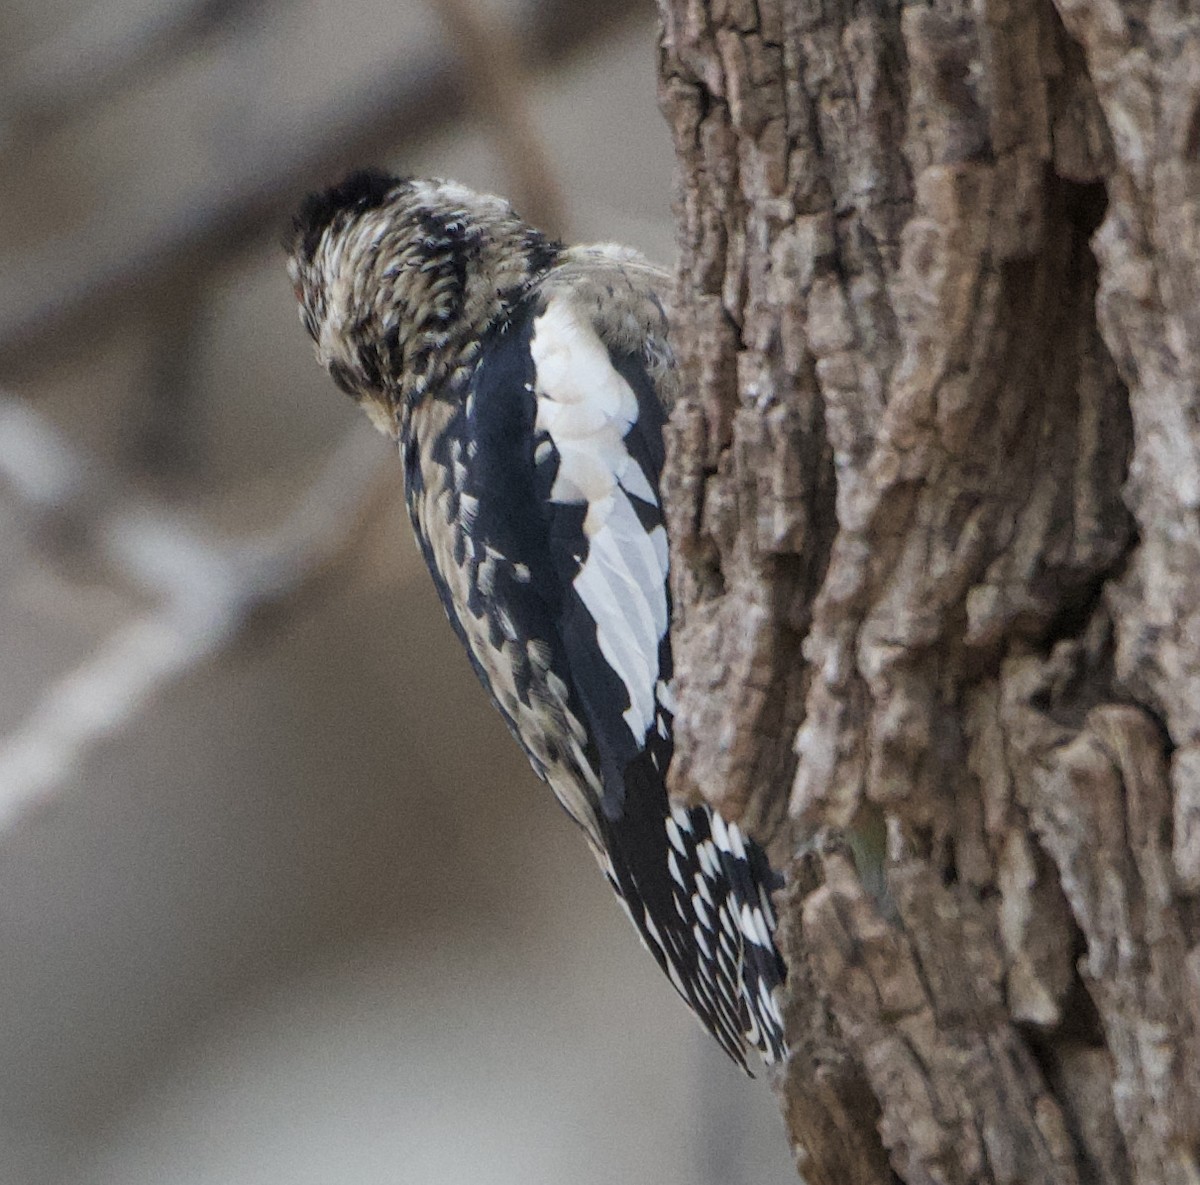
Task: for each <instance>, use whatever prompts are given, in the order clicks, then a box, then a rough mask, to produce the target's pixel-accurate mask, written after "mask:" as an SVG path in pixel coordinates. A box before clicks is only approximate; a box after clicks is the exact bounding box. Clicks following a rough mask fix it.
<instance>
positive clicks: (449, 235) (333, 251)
mask: <svg viewBox="0 0 1200 1185" xmlns="http://www.w3.org/2000/svg"><path fill="white" fill-rule="evenodd" d="M286 245H287V249H288V253H289V259H288V272H289V275H290V276H291V278H292V283H293V284H294V286H295V289H296V295H297V297H298V299H299V301H300V316H301V320H302V322H303V323H304V327H305V328H306V329H307V330H308V332H309V334H310V335H311V337H312V338H313V341H314V342H315V343H316V347H317V357H318V359H319V361H320V362H321V363H322V364H323V365H324V366H325V367H326V368H327V369H328V370H329V373H330V374H331V375H332V377H333V379H334V381H335V382H336V383H337V384H338V386H339V387H341V388H342V389H343V390H344V391H346V392H347V393H348V394H350V395H351V396H353V397H354V398H355V399H356V400H357V401H358V402H359V403H361V404H362V405H363V406H364V408H365V410H367V412H368V413H369V414H370V415H371V418H372V419H373V420H374V421H375V423H376V424H377V425H378V426H379V427H380V428H382V429H383V430H384V431H387V432H389V433H391V434H392V435H395V433H396V429H397V418H396V417H397V416H398V414H399V413H400V410H401V409H402V407H403V406H404V405H405V403H406V402H411V401H413V400H414V399H419V398H421V397H422V396H423V395H424V394H425V393H426V392H427V391H429V390H430V389H432V388H434V387H436V386H438V385H439V384H440V383H442V382H444V381H445V379H446V378H447V377H448V376H449V375H450V374H452V373H453V372H454V371H455V370H456V369H457V368H458V367H460V366H463V365H465V364H467V363H468V362H469V361H470V360H471V359H472V357H473V356H474V354H475V352H476V351H477V350H478V345H479V339H480V337H481V336H482V335H483V333H485V332H486V331H487V329H488V328H489V327H490V326H491V325H493V324H495V323H496V322H497V321H498V320H500V319H502V318H503V317H504V316H505V314H506V312H507V311H508V310H509V309H510V308H511V307H512V305H513V304H514V303H515V302H516V301H517V300H519V299H520V297H521V296H522V295H523V294H524V293H525V292H526V291H528V289H529V287H530V285H531V284H532V283H533V282H534V281H535V280H536V278H537V277H538V276H539V275H540V274H542V273H543V272H545V271H546V270H547V269H548V268H550V267H551V266H552V265H553V264H554V262H555V260H556V258H557V257H558V253H559V250H560V248H559V245H558V244H557V243H554V242H552V241H551V240H549V239H547V238H546V236H545V235H543V234H541V233H540V232H539V231H537V230H535V229H534V228H533V227H531V226H529V225H528V224H527V223H525V222H523V221H522V220H521V219H520V217H518V215H517V214H516V213H515V212H514V211H513V209H512V207H511V206H510V205H509V204H508V202H506V201H504V200H503V199H502V198H498V197H493V196H491V195H489V194H478V193H475V192H473V191H472V190H469V189H467V188H466V187H464V186H462V185H458V184H457V183H455V182H453V181H443V180H436V179H435V180H416V179H410V178H398V177H390V176H388V175H387V174H386V173H383V172H380V171H379V170H374V169H368V170H362V171H359V172H356V173H353V174H351V175H350V176H349V177H347V178H346V179H345V180H344V181H342V182H341V183H340V184H338V185H336V186H334V187H333V188H331V189H329V190H326V191H324V192H322V193H317V194H313V195H312V196H310V197H308V198H307V199H306V200H305V202H304V203H303V205H302V206H301V208H300V210H299V211H298V212H297V214H296V216H295V219H294V220H293V223H292V229H291V234H290V235H289V236H288V241H287V244H286Z"/></svg>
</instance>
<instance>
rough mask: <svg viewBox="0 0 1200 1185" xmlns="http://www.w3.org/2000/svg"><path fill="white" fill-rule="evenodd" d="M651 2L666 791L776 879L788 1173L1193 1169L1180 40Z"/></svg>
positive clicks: (1198, 455)
mask: <svg viewBox="0 0 1200 1185" xmlns="http://www.w3.org/2000/svg"><path fill="white" fill-rule="evenodd" d="M661 7H662V10H663V18H664V28H663V36H662V56H661V73H662V99H663V107H664V110H665V112H666V115H667V118H668V120H669V122H670V124H671V127H672V129H673V132H674V136H675V143H676V149H677V152H678V157H679V165H680V192H679V216H680V226H681V252H682V254H681V259H680V264H679V274H678V290H677V309H676V313H675V320H674V322H673V324H674V326H675V329H674V332H675V335H676V337H675V344H676V350H677V352H678V354H679V358H680V364H681V367H682V370H683V375H684V383H683V392H684V394H683V397H682V399H681V402H680V404H679V405H678V407H677V409H676V411H675V413H674V415H673V419H672V425H671V429H670V439H669V449H668V452H669V458H668V468H667V474H666V479H665V494H666V500H667V503H668V506H669V511H670V530H671V534H672V539H673V542H674V544H675V553H674V554H675V555H676V556H677V557H678V559H677V561H676V564H675V572H674V577H673V579H674V594H675V604H676V617H677V629H676V635H675V647H676V663H677V682H678V693H679V700H680V710H679V715H678V716H677V718H676V729H677V754H676V759H675V763H674V765H673V767H672V776H673V778H674V788H675V790H676V792H678V793H680V794H682V795H684V796H690V797H698V796H702V797H706V798H708V799H709V800H710V801H712V802H714V803H715V804H717V805H718V806H720V807H721V808H722V809H723V810H725V811H726V812H727V813H729V814H731V815H734V816H740V817H742V818H743V819H744V820H745V821H746V822H747V823H748V825H749V826H750V827H751V828H752V829H757V831H758V832H759V834H760V835H763V836H764V837H766V838H770V837H771V836H774V848H773V850H774V852H775V853H776V854H777V855H779V856H780V857H781V858H783V859H789V860H790V868H789V886H788V889H787V891H786V894H785V897H784V900H783V901H781V907H782V942H783V946H784V950H785V955H786V957H787V960H788V963H789V968H790V976H791V978H790V984H789V986H790V997H791V1005H790V1011H789V1016H788V1020H789V1035H790V1040H791V1043H792V1047H793V1050H794V1053H793V1056H792V1059H791V1062H790V1064H789V1066H788V1067H787V1069H786V1072H785V1073H784V1074H783V1075H781V1077H780V1078H779V1080H778V1083H777V1088H778V1090H779V1093H780V1097H781V1102H782V1104H783V1109H784V1114H785V1118H786V1120H787V1123H788V1127H789V1132H790V1135H791V1138H792V1141H793V1146H794V1148H795V1150H796V1155H797V1164H798V1167H799V1168H800V1169H801V1171H802V1173H803V1174H804V1176H805V1178H806V1179H807V1180H808V1181H809V1182H811V1183H812V1185H818V1183H821V1182H830V1183H833V1182H837V1183H838V1185H848V1183H849V1185H853V1183H857V1182H892V1181H897V1180H900V1181H904V1182H925V1181H937V1182H975V1181H979V1182H1018V1181H1019V1182H1046V1183H1050V1182H1055V1183H1059V1182H1066V1183H1069V1182H1075V1181H1078V1182H1090V1181H1106V1182H1107V1181H1113V1182H1131V1183H1132V1182H1136V1183H1138V1185H1148V1183H1150V1182H1170V1183H1172V1185H1174V1183H1176V1182H1177V1183H1179V1185H1183V1183H1184V1182H1195V1181H1197V1180H1200V1058H1198V1054H1200V907H1198V902H1197V891H1198V890H1200V515H1198V513H1197V511H1198V510H1200V394H1198V392H1200V300H1198V299H1197V297H1198V296H1200V264H1198V262H1197V261H1198V259H1200V165H1198V164H1197V163H1196V161H1197V154H1198V152H1200V130H1198V129H1200V114H1197V113H1198V112H1200V19H1198V18H1197V17H1194V16H1190V15H1186V14H1185V13H1184V11H1183V9H1182V8H1180V9H1171V8H1169V7H1168V6H1166V5H1164V4H1156V3H1148V4H1133V3H1127V4H1122V3H1119V2H1117V0H1108V2H1103V0H1101V2H1098V3H1093V2H1092V0H1058V3H1057V4H1054V3H1051V0H981V2H979V3H976V4H974V5H965V4H961V3H947V4H943V5H940V6H938V7H937V8H936V9H933V8H927V7H915V6H912V7H906V6H902V5H898V4H895V3H883V4H879V5H874V6H863V5H856V4H853V3H850V2H848V0H828V2H827V3H824V4H822V5H814V4H800V5H796V4H790V3H785V2H783V0H778V2H776V0H757V2H753V0H722V2H711V3H702V2H700V0H662V2H661ZM877 836H881V837H885V838H884V839H880V840H879V841H878V842H876V840H875V838H874V837H877ZM873 847H876V848H878V849H879V853H878V854H881V853H882V850H883V849H884V848H886V858H885V859H884V860H883V863H884V865H885V871H886V885H885V884H883V883H882V882H881V881H880V877H879V874H878V870H877V869H876V868H875V867H873V863H874V861H873V860H872V858H871V850H872V848H873Z"/></svg>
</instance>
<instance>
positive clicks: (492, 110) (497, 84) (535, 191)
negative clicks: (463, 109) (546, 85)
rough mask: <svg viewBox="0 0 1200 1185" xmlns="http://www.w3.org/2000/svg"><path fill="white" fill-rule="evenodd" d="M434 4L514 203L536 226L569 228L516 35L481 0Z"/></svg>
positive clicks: (559, 231) (555, 231) (557, 230)
mask: <svg viewBox="0 0 1200 1185" xmlns="http://www.w3.org/2000/svg"><path fill="white" fill-rule="evenodd" d="M432 6H433V8H434V9H435V11H436V12H437V14H438V15H439V16H440V17H441V20H442V24H443V25H444V26H445V29H446V35H447V37H448V38H449V40H450V43H451V44H452V45H453V46H454V50H455V52H456V53H457V54H458V55H459V56H460V57H461V58H462V75H463V77H464V78H465V79H467V80H468V81H467V90H468V95H467V98H468V103H469V104H470V106H471V107H473V108H474V109H475V113H476V115H477V116H478V118H479V119H481V120H482V121H483V122H484V124H485V126H486V127H487V128H488V130H489V131H490V132H491V133H492V135H493V136H494V137H495V139H496V141H497V145H496V148H497V151H498V153H499V156H500V159H501V161H502V162H503V164H504V168H505V169H506V170H507V172H508V187H507V188H508V194H509V196H510V197H511V198H512V202H513V205H514V206H516V208H517V209H518V210H520V212H521V215H522V217H524V218H526V219H528V220H529V221H530V222H532V223H533V224H534V226H537V227H539V228H540V229H541V230H544V231H546V232H548V233H549V234H551V235H554V236H557V237H560V238H561V237H562V236H563V235H564V233H565V231H566V229H567V228H566V226H565V224H564V208H563V200H562V191H561V189H560V187H559V185H558V182H557V180H556V179H555V170H554V168H553V166H552V165H551V163H550V158H549V154H548V153H547V151H546V145H545V142H544V141H543V139H542V137H541V136H540V135H539V134H538V132H537V129H536V127H535V126H534V121H533V117H532V115H531V113H530V110H529V103H528V102H527V101H526V96H527V94H528V93H529V91H530V89H531V88H532V85H533V84H532V79H531V77H530V71H529V68H528V62H527V61H526V59H525V57H524V55H522V54H521V53H520V52H519V49H518V41H517V39H516V37H514V36H513V34H512V33H511V32H510V31H509V30H508V29H507V28H505V27H504V26H502V25H500V24H499V22H497V21H494V20H492V19H491V18H490V17H489V15H488V13H487V12H485V11H484V9H483V7H482V6H481V5H480V4H479V3H477V0H432Z"/></svg>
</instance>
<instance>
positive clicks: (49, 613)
mask: <svg viewBox="0 0 1200 1185" xmlns="http://www.w3.org/2000/svg"><path fill="white" fill-rule="evenodd" d="M0 19H2V20H3V23H4V25H5V26H6V27H5V28H4V36H3V37H0V46H3V48H2V49H0V175H2V176H3V177H4V178H5V180H4V184H3V187H2V188H0V224H2V225H4V226H5V228H6V230H7V232H8V233H7V234H6V235H5V238H4V241H3V243H2V244H0V383H2V384H3V387H2V394H0V554H2V555H3V556H4V558H5V563H4V564H3V566H2V567H0V671H3V674H4V678H3V681H2V682H0V902H2V905H0V968H2V970H0V1015H2V1016H3V1018H4V1020H3V1024H0V1065H3V1066H4V1067H5V1073H4V1074H3V1075H2V1076H0V1181H4V1182H8V1181H13V1182H21V1183H22V1185H51V1183H54V1185H60V1183H61V1185H85V1183H86V1185H105V1183H112V1185H116V1183H118V1182H119V1183H120V1185H137V1183H139V1182H147V1183H148V1182H161V1181H164V1180H169V1181H171V1182H173V1183H175V1185H192V1183H197V1185H198V1183H200V1182H214V1183H215V1182H222V1183H226V1182H229V1181H251V1180H253V1181H256V1182H276V1181H278V1182H287V1183H288V1185H303V1183H304V1182H314V1183H316V1182H321V1183H322V1185H324V1183H327V1182H330V1181H339V1182H340V1181H346V1182H349V1181H353V1182H355V1183H356V1185H369V1183H370V1182H381V1183H382V1182H388V1183H394V1182H398V1181H399V1182H407V1181H413V1182H422V1183H423V1185H425V1183H431V1182H437V1181H447V1182H450V1181H453V1182H459V1181H463V1180H480V1181H489V1182H504V1181H516V1180H520V1181H523V1182H529V1181H532V1182H537V1181H547V1182H548V1181H559V1180H564V1179H566V1180H571V1181H574V1182H581V1183H586V1182H590V1181H597V1182H599V1181H604V1182H611V1181H614V1180H627V1181H636V1180H655V1181H656V1182H664V1183H669V1182H679V1183H680V1185H683V1183H685V1182H687V1183H694V1182H698V1183H703V1182H706V1181H714V1182H715V1181H722V1182H731V1183H734V1185H736V1183H737V1182H739V1181H750V1180H755V1181H766V1180H776V1179H777V1180H788V1179H791V1172H790V1167H789V1166H788V1164H787V1157H786V1152H785V1150H784V1147H783V1140H782V1138H781V1135H780V1133H779V1131H778V1127H777V1125H778V1120H777V1118H776V1116H775V1114H774V1107H773V1104H772V1101H771V1100H770V1098H769V1097H768V1096H767V1094H766V1092H765V1091H762V1090H760V1089H758V1088H756V1087H754V1086H752V1085H749V1084H746V1083H744V1082H743V1081H742V1080H741V1079H740V1077H739V1076H738V1075H737V1074H736V1073H735V1072H734V1071H733V1070H732V1069H731V1068H730V1067H728V1066H726V1065H725V1064H724V1063H723V1061H722V1059H721V1058H720V1056H719V1054H718V1053H717V1052H716V1050H715V1048H712V1047H710V1044H709V1043H708V1042H707V1041H706V1040H705V1039H704V1036H703V1034H701V1033H700V1032H699V1031H698V1030H696V1029H695V1027H694V1025H693V1024H692V1022H691V1021H690V1020H689V1018H688V1017H687V1015H686V1013H685V1012H684V1010H683V1009H682V1008H681V1007H679V1006H678V1005H677V1002H676V1001H675V1000H674V999H673V998H672V997H671V994H670V991H669V988H667V987H666V986H665V985H664V984H663V983H661V982H660V977H659V976H658V975H657V973H656V972H655V969H654V968H653V966H652V965H651V963H650V961H649V960H647V959H645V957H644V955H643V953H642V952H641V951H640V950H639V949H638V947H637V945H636V942H635V941H634V939H633V936H632V934H630V933H629V932H628V930H627V926H626V924H625V923H624V921H623V919H622V918H621V917H620V915H619V912H618V911H617V909H616V908H615V907H614V905H613V904H612V902H611V901H610V900H609V899H608V894H607V890H606V888H605V887H604V885H603V883H602V880H601V878H600V877H599V876H598V875H597V874H596V872H595V870H594V869H593V868H592V867H590V861H589V857H588V856H587V855H586V852H585V850H584V848H583V845H582V843H581V842H580V841H579V839H578V837H577V836H576V835H575V834H574V833H573V831H572V829H571V828H570V826H569V825H568V824H567V823H566V822H565V820H564V819H563V818H562V816H561V813H560V812H559V811H558V810H557V808H556V807H554V805H553V804H552V802H551V800H550V796H549V795H548V794H547V793H546V792H545V791H544V790H543V789H542V788H541V787H539V786H538V785H537V784H536V783H535V782H534V780H533V778H532V775H531V774H529V772H528V770H527V769H525V767H524V763H523V760H522V759H521V757H520V755H519V754H518V753H517V752H516V751H515V748H514V747H513V746H512V745H511V742H510V741H509V738H508V737H507V735H506V734H505V732H504V730H503V728H502V726H501V725H500V724H499V722H498V721H497V720H494V719H493V718H492V716H491V713H490V709H489V708H488V706H487V704H486V702H485V700H484V697H483V695H482V693H481V692H480V691H479V689H478V688H477V687H475V686H474V684H473V681H472V679H471V676H470V674H469V672H468V670H467V669H466V663H465V661H464V660H463V659H462V658H461V657H460V656H459V655H458V654H457V653H456V647H455V643H454V641H453V639H452V637H451V636H450V633H449V630H448V629H447V628H446V627H445V624H444V622H443V621H442V620H441V613H440V609H439V608H438V607H437V604H436V600H435V598H434V597H433V595H432V592H431V590H430V588H429V587H428V584H427V580H426V577H425V575H424V573H423V572H422V570H421V568H420V564H419V561H418V559H417V557H416V554H415V551H414V549H413V547H412V544H411V542H410V540H409V538H408V529H407V524H406V523H405V522H404V521H403V510H402V506H401V499H400V475H399V468H398V465H397V463H396V461H395V458H394V456H393V454H392V451H391V450H390V449H389V447H388V445H387V443H386V442H385V441H383V440H382V439H381V438H378V437H376V436H374V435H373V434H372V433H371V432H370V431H369V430H368V429H367V428H366V426H365V425H362V424H360V423H358V422H357V420H356V418H355V416H354V413H353V408H352V407H351V406H350V405H349V401H346V400H342V399H341V398H340V397H339V396H338V395H337V393H336V392H335V391H334V390H333V389H332V387H331V386H330V384H329V383H328V382H327V380H326V379H325V378H324V377H323V376H322V375H321V374H320V372H319V371H318V369H317V368H316V367H315V366H314V365H313V363H312V361H311V358H310V355H309V350H308V346H307V343H306V341H305V339H304V338H303V335H302V333H301V331H300V329H299V327H298V324H297V322H296V316H295V310H294V307H293V302H292V298H291V294H290V292H289V290H288V284H287V281H286V278H285V276H284V273H283V270H282V261H281V259H280V257H279V253H278V249H277V247H276V242H277V239H278V234H279V230H280V229H281V226H282V223H283V221H284V219H285V217H286V213H287V211H288V210H289V209H290V207H291V206H292V205H293V204H294V202H295V201H296V200H297V199H298V197H299V196H300V195H301V194H302V193H303V192H304V191H305V190H306V189H309V188H312V187H314V186H316V185H319V184H321V183H324V182H326V181H329V180H331V179H332V178H334V177H335V176H336V175H337V174H338V173H339V172H340V171H341V170H342V169H344V168H345V167H348V166H350V165H352V164H356V163H362V162H364V161H368V160H373V161H377V162H382V163H385V164H389V165H391V166H392V167H395V168H396V169H398V170H400V171H404V172H410V173H422V172H424V173H438V174H443V175H450V176H457V177H459V178H460V179H461V180H464V181H466V182H468V183H471V184H474V185H476V186H478V187H481V188H491V189H496V190H501V191H504V192H506V193H509V194H510V195H512V196H513V197H514V198H515V200H516V201H517V203H518V205H519V207H520V208H522V209H523V210H524V211H525V212H526V213H527V214H528V215H529V216H530V217H531V218H533V219H534V220H536V221H538V222H540V223H541V224H542V225H544V226H546V228H547V229H549V230H551V231H553V232H555V233H560V234H563V235H565V236H567V237H571V238H582V239H586V238H604V239H618V240H624V241H627V242H630V243H632V244H634V245H636V246H639V247H641V248H642V249H644V250H646V251H647V252H648V253H650V254H652V255H655V256H657V257H659V258H662V259H664V260H669V258H670V255H671V252H672V250H673V242H674V230H673V224H672V220H671V216H670V205H669V201H670V186H671V149H670V144H669V139H668V137H667V135H666V132H665V130H664V128H663V127H662V124H661V120H660V117H659V115H658V113H657V111H656V107H655V81H654V16H653V11H652V8H651V6H650V5H649V4H647V3H636V2H634V0H620V2H618V3H612V4H607V5H590V4H585V3H582V2H578V3H576V2H572V0H527V2H523V3H519V2H517V0H489V2H486V3H485V2H482V0H479V2H471V0H428V2H427V3H420V2H418V0H412V2H409V3H395V2H394V0H389V2H388V3H383V2H382V0H354V2H335V0H303V2H302V3H298V4H291V5H282V4H269V3H267V4H255V5H248V4H245V3H241V2H240V0H199V2H197V0H106V2H105V3H98V2H91V3H89V2H88V0H51V2H49V3H45V2H41V0H39V3H36V4H35V3H33V0H17V2H16V3H14V4H11V5H9V6H8V8H7V10H6V14H5V16H4V17H3V18H0Z"/></svg>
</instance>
